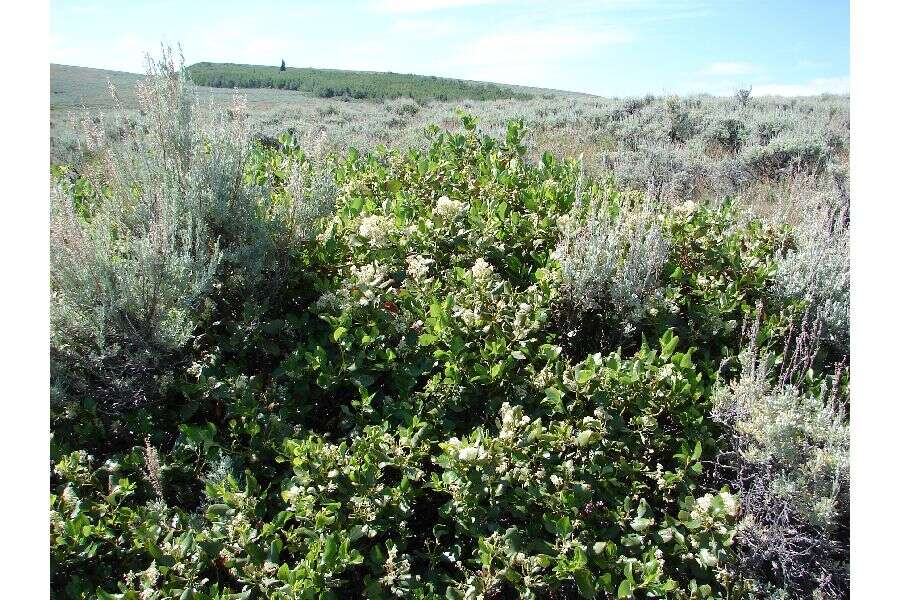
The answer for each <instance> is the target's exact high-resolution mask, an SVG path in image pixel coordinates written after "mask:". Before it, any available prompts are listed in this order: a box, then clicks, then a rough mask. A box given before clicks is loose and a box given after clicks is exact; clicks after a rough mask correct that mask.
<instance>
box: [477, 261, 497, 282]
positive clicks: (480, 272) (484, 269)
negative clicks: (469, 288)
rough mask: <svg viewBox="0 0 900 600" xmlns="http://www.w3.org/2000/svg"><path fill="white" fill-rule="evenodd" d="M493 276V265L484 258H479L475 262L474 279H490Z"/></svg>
mask: <svg viewBox="0 0 900 600" xmlns="http://www.w3.org/2000/svg"><path fill="white" fill-rule="evenodd" d="M493 274H494V267H492V266H491V264H490V263H489V262H488V261H486V260H484V259H483V258H478V259H477V260H476V261H475V264H474V265H472V277H474V278H475V279H476V280H481V279H488V278H490V277H491V275H493Z"/></svg>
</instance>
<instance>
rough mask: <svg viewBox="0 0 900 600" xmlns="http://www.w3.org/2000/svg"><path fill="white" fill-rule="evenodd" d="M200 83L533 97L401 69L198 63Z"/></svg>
mask: <svg viewBox="0 0 900 600" xmlns="http://www.w3.org/2000/svg"><path fill="white" fill-rule="evenodd" d="M188 72H189V74H190V76H191V79H192V80H193V81H194V83H196V84H197V85H202V86H207V87H220V88H273V89H283V90H297V91H301V92H305V93H307V94H310V95H313V96H319V97H321V98H341V97H343V98H354V99H368V100H385V99H393V98H399V97H408V98H413V99H416V100H463V99H471V100H500V99H507V98H515V99H520V100H524V99H528V98H530V97H531V96H530V95H529V94H525V93H522V92H518V91H516V90H514V89H512V88H508V87H504V86H501V85H494V84H486V83H473V82H468V81H461V80H459V79H447V78H443V77H434V76H425V75H406V74H400V73H371V72H362V71H340V70H335V69H311V68H294V67H287V68H285V66H284V64H283V61H282V66H280V67H275V66H272V67H266V66H257V65H237V64H231V63H197V64H195V65H192V66H190V67H188Z"/></svg>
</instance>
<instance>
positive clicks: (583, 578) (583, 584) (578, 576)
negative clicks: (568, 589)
mask: <svg viewBox="0 0 900 600" xmlns="http://www.w3.org/2000/svg"><path fill="white" fill-rule="evenodd" d="M572 577H574V579H575V585H577V586H578V593H579V594H581V596H582V597H583V598H593V597H594V596H596V595H597V588H596V587H595V586H594V578H593V577H591V572H590V571H588V570H587V569H578V570H577V571H575V572H574V573H572Z"/></svg>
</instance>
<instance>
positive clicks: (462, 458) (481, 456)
mask: <svg viewBox="0 0 900 600" xmlns="http://www.w3.org/2000/svg"><path fill="white" fill-rule="evenodd" d="M447 451H448V452H447V453H448V454H450V455H451V456H454V457H455V458H456V460H458V461H459V462H464V463H474V462H479V461H482V460H485V459H486V458H487V457H488V452H487V450H485V448H484V447H483V446H482V445H480V444H477V445H474V446H470V445H465V444H463V443H462V442H461V441H460V440H459V438H457V437H452V438H450V439H449V440H447Z"/></svg>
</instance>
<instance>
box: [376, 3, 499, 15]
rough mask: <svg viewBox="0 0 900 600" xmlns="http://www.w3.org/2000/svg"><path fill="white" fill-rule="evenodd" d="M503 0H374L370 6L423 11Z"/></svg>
mask: <svg viewBox="0 0 900 600" xmlns="http://www.w3.org/2000/svg"><path fill="white" fill-rule="evenodd" d="M501 1H503V0H376V1H375V2H373V3H372V5H371V6H372V8H374V9H375V10H377V11H380V12H390V13H423V12H431V11H435V10H442V9H446V8H464V7H467V6H480V5H484V4H498V3H499V2H501Z"/></svg>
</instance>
